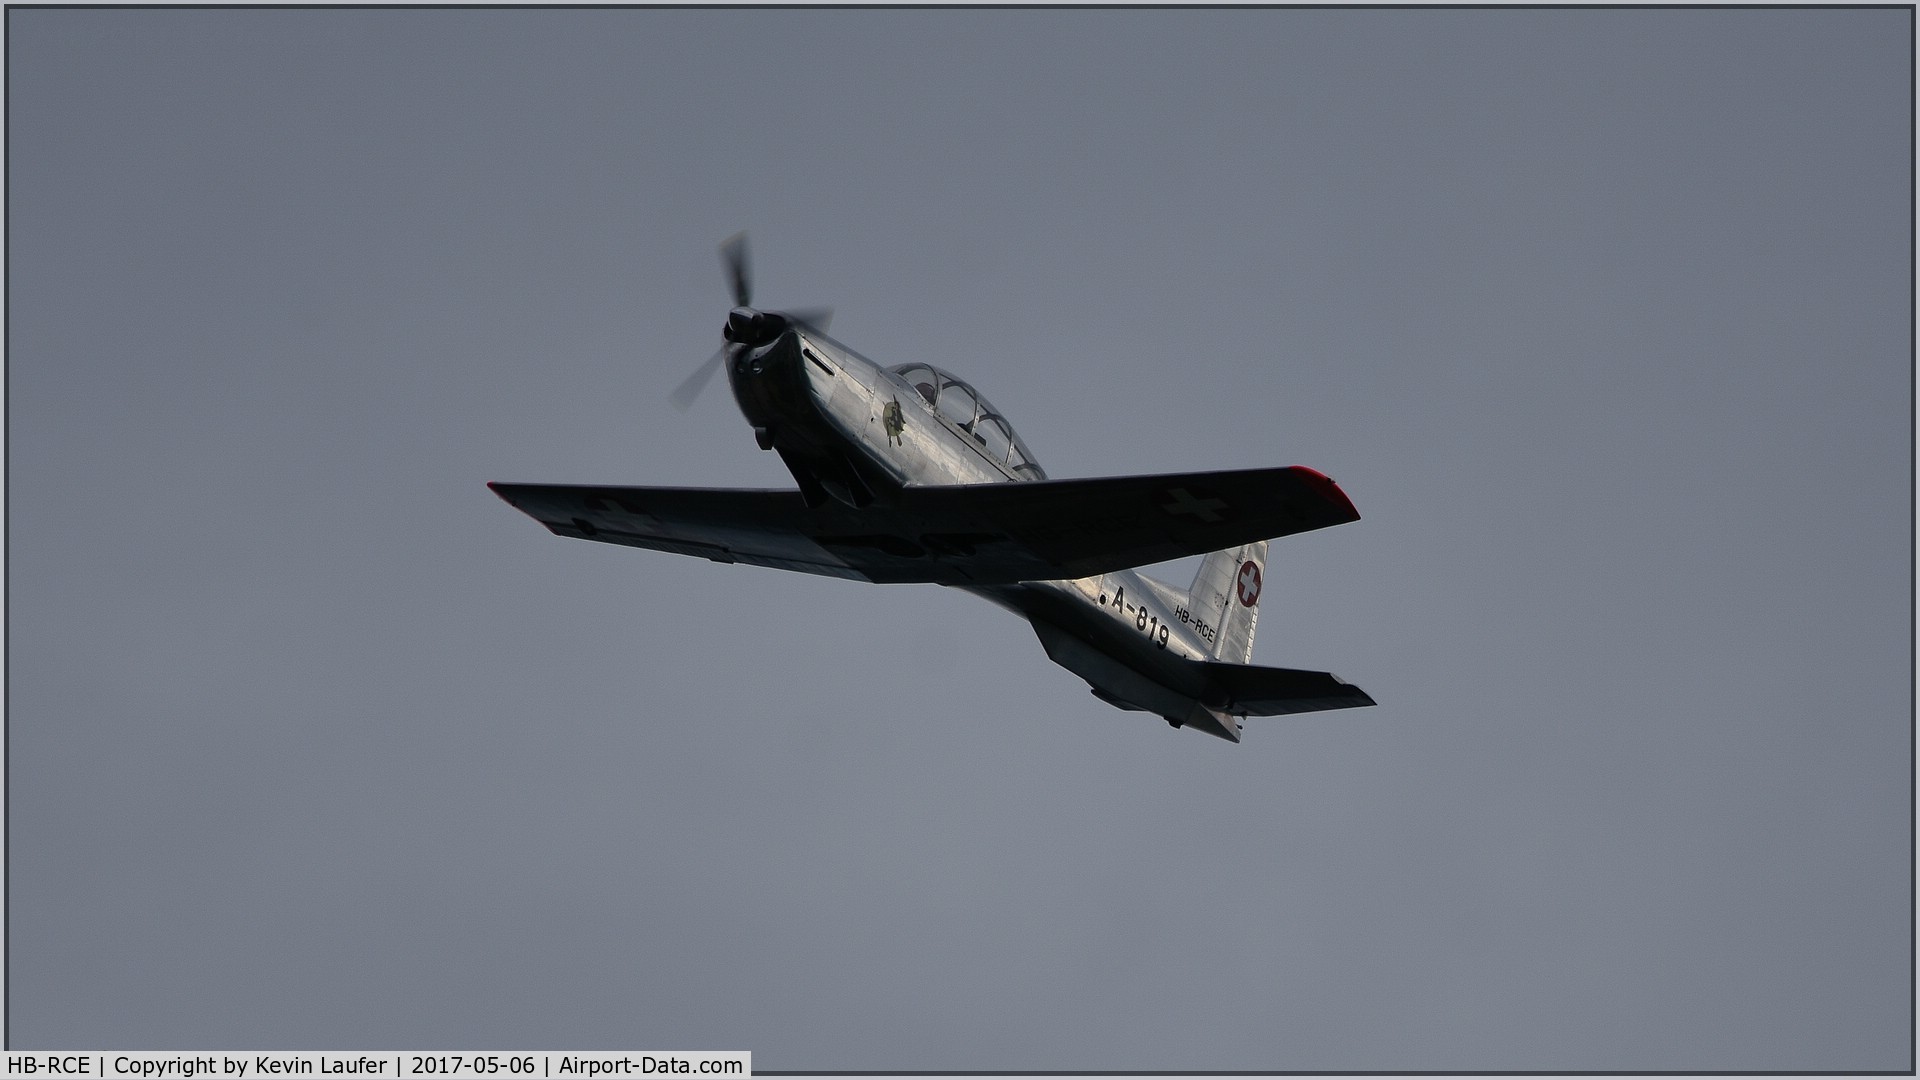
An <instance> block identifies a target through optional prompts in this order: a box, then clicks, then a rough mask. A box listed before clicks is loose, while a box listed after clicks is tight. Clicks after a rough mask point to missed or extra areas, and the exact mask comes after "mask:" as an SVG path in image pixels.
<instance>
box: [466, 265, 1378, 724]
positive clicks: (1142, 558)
mask: <svg viewBox="0 0 1920 1080" xmlns="http://www.w3.org/2000/svg"><path fill="white" fill-rule="evenodd" d="M721 256H722V260H723V262H724V265H725V267H726V270H727V276H728V279H729V281H730V284H731V286H732V292H733V301H734V307H733V310H732V311H730V312H729V313H728V314H727V322H726V326H725V328H724V329H723V330H722V331H721V336H722V337H723V338H724V343H723V344H722V345H721V346H720V351H719V352H717V353H715V354H714V356H713V358H712V359H711V360H709V361H707V362H706V363H705V364H703V365H702V366H701V367H700V368H699V369H698V370H696V371H695V372H694V374H693V375H692V377H690V378H688V379H687V381H686V382H685V383H684V384H683V385H682V386H681V387H680V388H679V390H677V391H676V392H675V393H674V395H673V401H674V403H675V404H676V405H677V406H679V407H680V408H682V409H685V408H686V407H687V406H688V405H689V404H691V402H692V401H693V398H694V397H695V396H696V395H697V394H698V393H699V392H700V390H701V388H702V387H703V386H705V385H706V383H707V382H708V381H709V380H710V379H711V378H712V375H713V372H714V371H715V370H717V369H719V368H722V367H724V368H725V369H726V373H727V381H728V382H729V383H731V384H732V387H733V396H734V400H735V401H737V402H738V403H739V406H740V411H741V412H742V413H743V414H745V416H746V419H747V423H749V424H751V425H752V426H753V434H754V438H755V439H756V440H757V441H758V442H759V444H760V448H761V449H763V450H772V451H774V452H775V453H777V454H779V455H780V459H781V460H782V461H783V462H785V463H786V466H787V469H788V470H789V471H790V472H792V473H793V478H794V480H795V481H796V483H797V484H798V485H799V487H798V490H732V489H711V488H672V487H593V486H580V485H557V484H503V483H494V484H489V485H488V486H489V487H491V488H492V489H493V490H494V492H495V493H497V494H498V495H499V496H500V497H501V498H503V499H505V500H506V501H507V502H509V503H511V504H513V505H514V506H515V507H517V508H518V509H520V510H522V511H524V512H525V513H526V514H528V515H529V516H531V517H532V518H533V519H534V520H536V521H538V522H540V524H542V525H545V526H546V527H547V528H548V529H549V530H551V531H552V532H554V533H555V534H557V535H560V536H571V537H576V538H578V539H583V540H597V541H600V542H602V543H609V544H625V545H628V546H630V547H641V548H653V549H655V550H657V551H671V552H677V553H679V554H682V555H698V556H701V557H702V558H707V559H712V560H714V561H715V562H726V563H734V562H739V563H749V564H752V565H755V566H770V567H774V568H776V569H780V570H797V571H800V572H802V573H807V574H824V575H827V576H829V577H842V578H852V579H854V580H857V581H872V582H882V583H894V582H931V583H934V584H939V585H951V586H954V587H956V588H960V589H964V590H966V591H967V592H971V593H976V594H978V595H980V596H983V597H985V598H987V599H988V600H990V601H992V602H993V603H995V604H998V605H1000V606H1001V607H1004V608H1006V609H1008V610H1010V611H1012V612H1014V613H1015V614H1017V615H1020V616H1022V617H1023V618H1025V619H1026V620H1027V621H1028V622H1029V623H1031V624H1032V625H1033V631H1034V633H1035V634H1036V635H1038V636H1039V638H1040V644H1041V646H1042V647H1043V648H1045V649H1046V651H1047V656H1048V657H1049V658H1050V659H1052V660H1053V662H1054V663H1056V664H1059V665H1060V666H1061V667H1064V668H1066V669H1067V670H1068V671H1071V672H1073V673H1074V674H1075V675H1078V676H1080V677H1081V678H1082V679H1085V680H1086V681H1087V683H1088V685H1090V686H1091V687H1092V688H1093V694H1094V696H1095V697H1098V698H1099V699H1100V700H1102V701H1105V702H1107V703H1108V704H1110V705H1114V706H1117V707H1119V708H1122V709H1130V710H1135V711H1140V712H1147V713H1153V714H1155V715H1157V716H1161V717H1164V718H1165V719H1166V721H1167V722H1168V723H1169V724H1172V725H1173V726H1174V727H1176V728H1179V727H1188V728H1194V729H1197V730H1200V731H1204V732H1206V733H1207V734H1209V735H1214V736H1217V737H1219V738H1222V739H1228V740H1231V741H1233V742H1239V741H1240V732H1241V726H1240V718H1241V717H1245V716H1275V715H1279V714H1283V713H1298V712H1311V711H1315V710H1319V709H1345V708H1352V707H1354V706H1359V705H1372V704H1373V699H1372V698H1370V697H1368V696H1367V695H1366V693H1364V692H1363V691H1362V690H1360V688H1359V687H1356V686H1353V685H1352V684H1350V683H1347V682H1344V681H1342V680H1340V679H1338V678H1336V677H1334V676H1332V675H1330V674H1327V673H1326V672H1322V671H1296V670H1293V669H1290V668H1270V667H1253V666H1249V665H1248V664H1247V661H1248V659H1249V658H1250V657H1251V656H1252V652H1253V632H1254V627H1255V624H1256V622H1257V620H1258V618H1259V614H1260V607H1259V605H1260V599H1261V595H1262V591H1263V589H1264V583H1265V574H1266V561H1267V541H1268V540H1269V539H1272V538H1275V537H1280V536H1288V535H1291V534H1293V533H1300V532H1307V531H1309V530H1312V529H1323V528H1326V527H1327V526H1329V525H1339V524H1342V523H1344V522H1348V521H1356V520H1358V519H1359V517H1360V515H1359V514H1358V513H1357V512H1356V511H1355V510H1354V508H1353V503H1351V502H1350V501H1348V499H1347V497H1346V495H1345V494H1344V493H1342V492H1341V490H1340V489H1339V488H1338V487H1336V486H1335V485H1334V482H1333V481H1332V480H1331V479H1329V478H1327V477H1326V476H1323V475H1322V474H1320V473H1318V472H1315V471H1314V470H1312V469H1308V468H1304V467H1302V466H1298V465H1295V466H1291V467H1289V468H1284V469H1246V470H1238V471H1232V472H1206V473H1184V474H1170V475H1162V476H1117V477H1102V478H1098V479H1086V480H1051V479H1048V478H1047V474H1046V473H1045V472H1044V471H1043V470H1042V469H1041V468H1040V463H1039V462H1038V461H1036V460H1034V457H1033V453H1032V452H1031V451H1029V450H1028V449H1027V444H1026V443H1025V442H1023V441H1022V440H1021V438H1020V436H1019V435H1017V434H1015V433H1014V430H1013V427H1012V425H1010V424H1009V423H1008V422H1007V419H1006V417H1004V416H1002V415H1001V414H1000V411H999V410H998V409H996V408H994V406H993V405H992V404H991V403H989V402H988V401H987V399H986V398H984V397H981V396H980V394H979V393H977V392H976V391H975V390H974V389H973V387H971V386H968V385H967V384H966V383H964V382H962V381H960V380H959V379H957V378H955V377H954V376H952V375H949V374H948V373H946V372H944V371H941V370H939V369H938V368H934V367H930V366H928V365H926V364H905V365H902V366H900V367H893V368H883V367H880V366H879V365H878V364H875V363H873V362H872V361H870V360H868V359H867V358H866V357H864V356H861V355H860V354H859V353H856V352H854V351H853V350H852V349H850V348H848V347H846V346H845V345H842V344H841V343H840V342H838V341H835V340H834V339H833V338H830V337H828V336H827V334H826V325H827V319H828V317H829V316H830V314H831V313H830V312H804V311H785V312H782V311H771V310H766V309H762V308H756V307H754V306H753V293H752V285H751V274H750V272H749V269H748V261H747V245H746V238H745V234H740V235H736V236H734V237H732V238H730V239H728V240H727V241H726V242H725V243H724V244H722V245H721ZM1190 555H1205V558H1204V559H1203V560H1202V562H1201V564H1200V570H1199V573H1197V574H1196V575H1194V579H1193V584H1192V586H1191V587H1189V588H1187V589H1185V590H1181V589H1178V588H1175V587H1174V586H1172V585H1167V584H1164V583H1162V582H1159V581H1155V580H1154V579H1152V578H1149V577H1147V576H1145V575H1144V574H1142V573H1140V572H1139V571H1138V570H1136V569H1134V568H1135V567H1140V566H1145V565H1148V564H1151V563H1157V562H1164V561H1166V560H1169V559H1177V558H1182V557H1185V556H1190Z"/></svg>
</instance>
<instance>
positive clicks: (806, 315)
mask: <svg viewBox="0 0 1920 1080" xmlns="http://www.w3.org/2000/svg"><path fill="white" fill-rule="evenodd" d="M720 262H721V265H722V266H724V267H725V268H726V271H727V285H728V287H729V289H730V290H731V291H732V293H733V310H732V311H729V312H727V324H726V326H724V327H722V328H721V331H720V336H721V337H724V338H726V344H724V345H722V346H720V351H719V352H716V353H714V354H713V356H712V357H710V358H709V359H708V360H707V362H706V363H704V364H701V365H700V366H699V367H697V368H695V369H694V372H693V374H691V375H689V376H687V381H685V382H683V383H681V384H680V386H679V388H678V389H676V390H674V392H673V394H672V397H671V399H670V400H671V401H672V402H673V407H674V408H676V409H679V410H681V411H682V412H685V411H686V409H687V407H688V406H690V405H692V404H693V402H694V399H695V398H698V397H699V396H700V391H702V390H705V389H706V388H707V383H709V382H711V381H713V373H714V372H716V371H719V370H720V364H721V363H722V362H723V361H725V360H726V359H727V357H728V356H729V355H731V354H732V353H733V351H734V350H735V349H736V348H738V349H743V350H744V349H752V348H757V347H759V346H761V345H765V344H767V343H768V342H770V341H773V340H774V339H776V338H778V337H779V336H780V335H781V334H784V333H786V331H787V328H788V327H789V326H798V327H800V328H801V329H803V330H815V331H820V332H823V333H824V332H825V331H826V328H827V323H828V322H829V321H830V320H831V319H832V318H833V309H832V308H812V309H802V310H795V311H761V310H760V309H758V308H756V307H754V306H753V271H752V268H751V263H750V261H749V260H748V257H747V234H746V233H744V232H737V233H734V234H733V235H732V236H729V237H727V238H726V239H725V240H723V241H721V243H720Z"/></svg>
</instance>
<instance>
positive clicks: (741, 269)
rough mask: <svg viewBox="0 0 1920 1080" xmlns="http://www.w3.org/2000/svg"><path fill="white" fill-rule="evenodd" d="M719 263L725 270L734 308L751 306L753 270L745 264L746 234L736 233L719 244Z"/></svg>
mask: <svg viewBox="0 0 1920 1080" xmlns="http://www.w3.org/2000/svg"><path fill="white" fill-rule="evenodd" d="M720 261H721V262H722V263H723V264H725V266H726V268H727V285H728V286H729V287H730V288H732V289H733V306H734V307H752V306H753V268H752V266H751V265H750V264H749V263H748V262H747V234H746V233H745V232H737V233H734V234H733V235H732V236H729V237H727V238H726V239H725V240H722V241H721V242H720Z"/></svg>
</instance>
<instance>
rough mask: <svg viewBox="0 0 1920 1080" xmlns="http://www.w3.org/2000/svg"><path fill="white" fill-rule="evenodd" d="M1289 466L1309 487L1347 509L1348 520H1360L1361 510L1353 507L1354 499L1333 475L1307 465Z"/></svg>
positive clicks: (1334, 503)
mask: <svg viewBox="0 0 1920 1080" xmlns="http://www.w3.org/2000/svg"><path fill="white" fill-rule="evenodd" d="M1287 467H1288V468H1290V469H1292V470H1293V471H1294V472H1296V473H1298V474H1300V479H1302V480H1305V481H1306V482H1307V486H1308V487H1311V488H1312V489H1313V490H1315V491H1317V492H1319V493H1320V495H1321V497H1322V498H1324V499H1326V500H1327V501H1328V502H1330V503H1332V504H1333V505H1335V506H1337V507H1339V508H1341V509H1342V510H1344V511H1346V514H1347V520H1348V521H1359V520H1360V511H1358V510H1355V509H1354V508H1353V500H1352V499H1349V498H1347V493H1346V492H1344V491H1341V490H1340V485H1339V484H1336V483H1334V482H1333V477H1331V476H1328V475H1327V474H1326V473H1323V472H1321V471H1320V470H1319V469H1309V468H1308V467H1306V466H1305V465H1289V466H1287Z"/></svg>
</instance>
